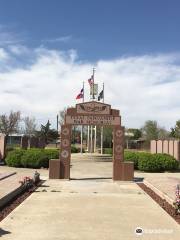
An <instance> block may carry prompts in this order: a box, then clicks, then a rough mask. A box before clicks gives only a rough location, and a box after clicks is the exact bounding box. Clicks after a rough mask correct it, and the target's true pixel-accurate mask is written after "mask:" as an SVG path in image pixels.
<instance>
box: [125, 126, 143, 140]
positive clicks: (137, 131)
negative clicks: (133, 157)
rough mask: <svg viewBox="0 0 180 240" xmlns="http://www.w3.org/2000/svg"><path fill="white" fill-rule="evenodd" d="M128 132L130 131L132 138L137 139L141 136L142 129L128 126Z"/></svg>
mask: <svg viewBox="0 0 180 240" xmlns="http://www.w3.org/2000/svg"><path fill="white" fill-rule="evenodd" d="M127 131H128V133H132V134H133V136H131V137H130V139H132V140H137V139H139V138H140V137H142V131H141V130H140V129H138V128H128V130H127Z"/></svg>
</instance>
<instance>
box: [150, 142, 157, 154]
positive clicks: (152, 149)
mask: <svg viewBox="0 0 180 240" xmlns="http://www.w3.org/2000/svg"><path fill="white" fill-rule="evenodd" d="M151 153H157V142H156V140H151Z"/></svg>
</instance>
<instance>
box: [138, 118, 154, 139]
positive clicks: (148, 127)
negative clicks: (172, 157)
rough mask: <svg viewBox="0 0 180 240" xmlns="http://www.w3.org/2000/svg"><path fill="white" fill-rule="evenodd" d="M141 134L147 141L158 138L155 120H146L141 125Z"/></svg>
mask: <svg viewBox="0 0 180 240" xmlns="http://www.w3.org/2000/svg"><path fill="white" fill-rule="evenodd" d="M142 133H143V136H144V137H145V139H146V140H147V141H150V140H153V139H158V125H157V122H156V121H152V120H148V121H146V122H145V124H144V126H143V127H142Z"/></svg>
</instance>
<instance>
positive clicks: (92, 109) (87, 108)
mask: <svg viewBox="0 0 180 240" xmlns="http://www.w3.org/2000/svg"><path fill="white" fill-rule="evenodd" d="M76 110H77V114H85V115H87V114H100V115H103V114H104V115H106V114H107V115H110V110H111V106H110V105H108V104H104V103H100V102H95V101H92V102H86V103H79V104H76Z"/></svg>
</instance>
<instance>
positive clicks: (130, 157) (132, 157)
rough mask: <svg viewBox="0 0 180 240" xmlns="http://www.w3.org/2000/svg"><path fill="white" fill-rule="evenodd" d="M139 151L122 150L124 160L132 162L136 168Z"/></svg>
mask: <svg viewBox="0 0 180 240" xmlns="http://www.w3.org/2000/svg"><path fill="white" fill-rule="evenodd" d="M139 154H141V153H139V152H130V151H125V152H124V161H130V162H134V169H138V160H139Z"/></svg>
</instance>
